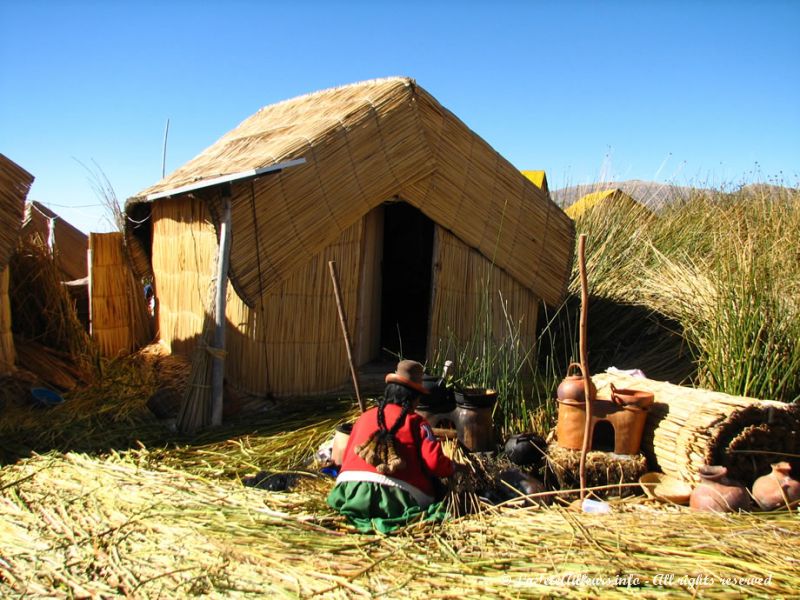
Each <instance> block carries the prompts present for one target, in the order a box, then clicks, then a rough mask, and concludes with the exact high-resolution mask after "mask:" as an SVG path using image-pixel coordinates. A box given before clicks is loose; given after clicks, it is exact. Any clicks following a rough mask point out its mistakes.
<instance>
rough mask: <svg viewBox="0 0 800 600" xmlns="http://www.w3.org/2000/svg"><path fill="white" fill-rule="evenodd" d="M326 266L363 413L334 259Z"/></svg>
mask: <svg viewBox="0 0 800 600" xmlns="http://www.w3.org/2000/svg"><path fill="white" fill-rule="evenodd" d="M328 268H329V269H330V270H331V279H332V280H333V293H334V295H335V296H336V308H337V309H338V310H339V323H341V325H342V334H343V335H344V345H345V347H346V348H347V360H348V362H349V363H350V374H351V375H352V376H353V386H354V387H355V388H356V399H357V400H358V407H359V408H360V409H361V412H362V413H363V412H364V411H365V410H367V407H366V405H365V404H364V400H362V399H361V391H360V390H359V387H358V371H357V370H356V364H355V362H354V361H353V345H352V343H351V342H350V333H349V332H348V330H347V316H346V315H345V314H344V302H342V290H341V289H340V288H339V276H338V275H337V274H336V261H333V260H330V261H328Z"/></svg>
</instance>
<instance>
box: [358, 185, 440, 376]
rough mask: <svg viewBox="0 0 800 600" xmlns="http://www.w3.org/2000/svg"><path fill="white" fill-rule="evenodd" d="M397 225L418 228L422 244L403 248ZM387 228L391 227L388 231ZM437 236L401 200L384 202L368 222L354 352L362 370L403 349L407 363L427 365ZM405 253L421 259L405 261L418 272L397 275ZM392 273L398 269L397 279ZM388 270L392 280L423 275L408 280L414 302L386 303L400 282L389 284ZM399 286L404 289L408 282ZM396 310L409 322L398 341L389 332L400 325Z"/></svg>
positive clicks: (428, 223)
mask: <svg viewBox="0 0 800 600" xmlns="http://www.w3.org/2000/svg"><path fill="white" fill-rule="evenodd" d="M387 213H388V214H387ZM398 221H400V223H403V224H405V223H410V224H411V226H412V227H413V228H414V229H415V231H414V232H412V233H413V234H415V235H416V240H417V241H419V242H421V244H415V245H414V247H408V248H405V247H400V246H401V245H402V243H403V241H404V240H403V233H404V232H402V231H398V230H397V226H398ZM387 226H388V227H390V228H391V229H390V230H389V231H387ZM437 237H438V235H437V227H436V223H435V222H434V221H433V220H432V219H430V218H429V217H428V216H427V215H425V214H424V213H423V212H422V211H420V210H419V209H417V208H416V207H414V206H412V205H411V204H409V203H406V202H404V201H402V200H401V199H399V198H398V199H395V200H393V201H390V202H385V203H383V204H382V205H380V206H378V207H376V208H375V209H373V210H372V211H370V212H369V213H368V214H367V215H366V216H365V217H364V236H363V238H362V253H363V254H362V256H363V260H362V268H361V274H360V278H359V279H360V295H359V308H358V320H357V327H358V333H357V348H356V361H357V363H358V365H359V366H363V365H366V364H368V363H371V362H378V363H380V362H391V361H393V360H394V359H393V358H392V357H391V356H390V354H391V353H392V352H399V351H400V346H402V350H403V357H404V358H414V359H416V360H420V361H423V362H424V361H425V359H426V354H427V352H428V350H429V346H430V333H431V316H432V314H431V313H432V309H433V306H434V295H435V290H436V273H437V270H436V268H435V263H436V256H437V248H438V243H437ZM406 241H408V240H407V239H406ZM404 253H407V254H409V255H414V254H416V256H417V257H418V258H419V259H420V260H414V259H413V258H411V257H410V256H407V257H406V258H407V259H408V260H410V262H411V263H412V265H413V266H414V267H415V268H416V269H417V270H415V271H411V272H408V273H402V272H401V273H398V272H397V269H398V266H399V265H398V264H397V263H396V260H397V256H398V255H403V254H404ZM392 269H394V270H395V272H394V275H393V274H392ZM387 270H388V271H390V272H389V279H391V278H393V277H405V276H407V277H411V278H412V279H413V278H414V277H415V275H416V276H418V275H419V274H422V275H423V277H422V278H419V277H417V279H416V280H413V281H412V280H411V279H410V280H408V281H406V282H405V283H406V284H409V283H413V284H414V285H415V286H416V290H415V293H414V294H413V298H412V299H410V300H409V298H408V297H407V298H404V299H400V300H398V301H394V300H392V299H391V298H387V295H388V294H392V293H393V290H394V293H397V292H396V289H397V286H396V285H394V284H396V283H398V282H395V281H387V276H386V275H387ZM399 283H400V286H401V287H402V284H403V283H404V282H402V281H400V282H399ZM387 300H389V302H387ZM409 301H410V304H406V308H405V309H403V308H399V307H398V303H399V304H400V305H402V304H403V303H404V302H405V303H408V302H409ZM398 311H403V312H406V311H408V312H406V314H405V315H401V319H402V317H406V318H405V319H402V321H403V323H401V326H400V327H401V330H400V332H399V338H400V339H399V340H398V339H396V338H395V337H394V336H392V335H389V332H387V329H388V328H390V327H395V326H396V325H394V324H393V323H391V322H390V320H391V319H392V318H393V317H395V318H396V317H397V314H398ZM403 327H405V332H406V333H408V332H409V331H410V330H411V329H412V328H413V331H412V335H413V336H415V339H414V340H413V341H412V342H411V344H412V345H411V347H409V346H408V339H405V340H404V339H403V335H404V330H403ZM420 338H421V339H420ZM387 346H388V347H387ZM387 350H388V351H389V352H387Z"/></svg>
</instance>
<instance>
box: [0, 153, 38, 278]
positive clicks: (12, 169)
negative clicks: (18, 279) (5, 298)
mask: <svg viewBox="0 0 800 600" xmlns="http://www.w3.org/2000/svg"><path fill="white" fill-rule="evenodd" d="M32 183H33V175H31V174H30V173H28V172H27V171H26V170H25V169H23V168H22V167H20V166H19V165H18V164H17V163H15V162H14V161H12V160H10V159H9V158H7V157H6V156H4V155H3V154H0V222H2V226H0V271H2V270H3V269H5V268H6V265H7V264H8V260H9V259H10V258H11V255H12V254H13V253H14V249H15V248H16V247H17V240H18V239H19V230H20V227H22V216H23V213H24V211H25V198H27V196H28V192H29V191H30V189H31V184H32Z"/></svg>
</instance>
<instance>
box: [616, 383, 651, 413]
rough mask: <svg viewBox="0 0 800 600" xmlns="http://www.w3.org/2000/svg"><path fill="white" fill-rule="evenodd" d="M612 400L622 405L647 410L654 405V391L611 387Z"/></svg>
mask: <svg viewBox="0 0 800 600" xmlns="http://www.w3.org/2000/svg"><path fill="white" fill-rule="evenodd" d="M611 400H612V402H615V403H616V404H619V405H620V406H630V407H636V408H641V409H643V410H647V409H648V408H650V407H651V406H652V405H653V402H654V401H655V395H654V394H653V392H645V391H642V390H633V389H620V388H615V387H612V388H611Z"/></svg>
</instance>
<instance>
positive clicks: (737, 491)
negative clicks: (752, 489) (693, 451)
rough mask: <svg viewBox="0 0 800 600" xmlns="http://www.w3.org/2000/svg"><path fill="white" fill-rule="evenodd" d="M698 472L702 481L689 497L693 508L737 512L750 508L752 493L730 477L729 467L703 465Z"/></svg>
mask: <svg viewBox="0 0 800 600" xmlns="http://www.w3.org/2000/svg"><path fill="white" fill-rule="evenodd" d="M698 474H699V475H700V483H699V484H698V485H697V487H696V488H694V490H693V491H692V495H691V497H690V498H689V506H690V507H691V509H692V510H699V511H711V512H736V511H739V510H747V509H749V508H750V506H751V500H750V494H748V493H747V490H746V489H745V487H744V486H743V485H742V484H741V483H738V482H736V481H733V480H731V479H728V477H727V474H728V469H727V468H725V467H722V466H709V465H703V466H702V467H700V469H699V471H698Z"/></svg>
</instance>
